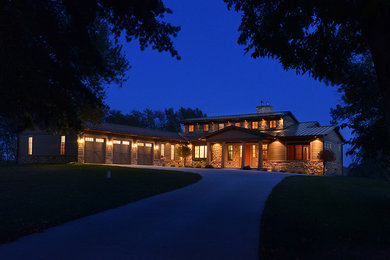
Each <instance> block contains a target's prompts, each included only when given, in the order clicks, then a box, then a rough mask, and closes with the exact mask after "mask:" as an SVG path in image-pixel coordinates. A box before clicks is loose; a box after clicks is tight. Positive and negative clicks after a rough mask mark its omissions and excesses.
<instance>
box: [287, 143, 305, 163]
mask: <svg viewBox="0 0 390 260" xmlns="http://www.w3.org/2000/svg"><path fill="white" fill-rule="evenodd" d="M309 159H310V145H308V144H290V145H287V160H309Z"/></svg>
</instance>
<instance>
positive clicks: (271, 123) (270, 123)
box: [269, 120, 276, 128]
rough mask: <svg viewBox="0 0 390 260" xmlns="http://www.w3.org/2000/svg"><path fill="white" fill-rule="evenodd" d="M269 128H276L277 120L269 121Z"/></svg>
mask: <svg viewBox="0 0 390 260" xmlns="http://www.w3.org/2000/svg"><path fill="white" fill-rule="evenodd" d="M269 128H276V120H271V121H269Z"/></svg>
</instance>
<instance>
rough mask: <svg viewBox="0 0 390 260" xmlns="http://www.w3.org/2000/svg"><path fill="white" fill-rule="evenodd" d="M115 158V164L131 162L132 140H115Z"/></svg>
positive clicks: (113, 160)
mask: <svg viewBox="0 0 390 260" xmlns="http://www.w3.org/2000/svg"><path fill="white" fill-rule="evenodd" d="M112 143H113V159H112V162H113V163H115V164H130V141H126V140H113V141H112Z"/></svg>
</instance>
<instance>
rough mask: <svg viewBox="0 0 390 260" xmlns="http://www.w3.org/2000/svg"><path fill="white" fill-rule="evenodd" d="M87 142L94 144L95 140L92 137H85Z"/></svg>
mask: <svg viewBox="0 0 390 260" xmlns="http://www.w3.org/2000/svg"><path fill="white" fill-rule="evenodd" d="M85 141H86V142H93V138H92V137H85Z"/></svg>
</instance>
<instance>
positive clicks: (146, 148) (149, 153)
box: [137, 143, 153, 165]
mask: <svg viewBox="0 0 390 260" xmlns="http://www.w3.org/2000/svg"><path fill="white" fill-rule="evenodd" d="M137 150H138V152H137V155H138V157H137V158H138V164H140V165H152V164H153V144H151V143H138V144H137Z"/></svg>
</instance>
